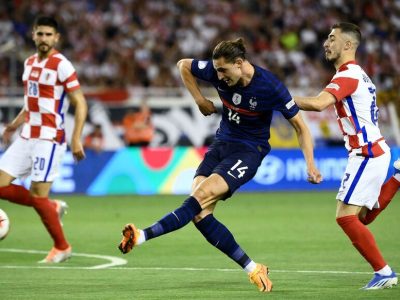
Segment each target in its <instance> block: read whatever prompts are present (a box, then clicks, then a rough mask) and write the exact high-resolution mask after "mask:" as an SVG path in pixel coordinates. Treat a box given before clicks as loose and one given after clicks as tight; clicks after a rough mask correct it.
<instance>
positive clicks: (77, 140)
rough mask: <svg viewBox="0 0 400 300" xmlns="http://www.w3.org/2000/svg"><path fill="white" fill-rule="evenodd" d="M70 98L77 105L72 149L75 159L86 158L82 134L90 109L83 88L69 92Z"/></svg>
mask: <svg viewBox="0 0 400 300" xmlns="http://www.w3.org/2000/svg"><path fill="white" fill-rule="evenodd" d="M68 98H69V100H70V102H71V104H72V105H73V106H74V107H75V123H74V131H73V132H72V140H71V151H72V155H73V156H74V158H75V160H76V161H80V160H82V159H84V158H85V151H84V149H83V145H82V141H81V136H82V130H83V126H84V125H85V120H86V115H87V110H88V109H87V104H86V99H85V96H84V95H83V93H82V90H81V89H77V90H75V91H73V92H70V93H68Z"/></svg>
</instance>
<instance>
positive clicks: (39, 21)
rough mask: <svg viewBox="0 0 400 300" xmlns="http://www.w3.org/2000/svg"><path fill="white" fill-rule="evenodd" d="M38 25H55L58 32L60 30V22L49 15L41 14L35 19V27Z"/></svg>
mask: <svg viewBox="0 0 400 300" xmlns="http://www.w3.org/2000/svg"><path fill="white" fill-rule="evenodd" d="M38 26H49V27H53V28H54V30H55V31H56V32H58V23H57V21H56V19H54V18H53V17H48V16H39V17H37V18H36V19H35V22H34V23H33V28H36V27H38Z"/></svg>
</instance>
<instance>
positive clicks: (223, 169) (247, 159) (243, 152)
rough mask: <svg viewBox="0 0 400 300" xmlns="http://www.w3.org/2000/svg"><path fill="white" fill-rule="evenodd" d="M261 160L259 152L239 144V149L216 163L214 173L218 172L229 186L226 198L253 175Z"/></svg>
mask: <svg viewBox="0 0 400 300" xmlns="http://www.w3.org/2000/svg"><path fill="white" fill-rule="evenodd" d="M262 160H263V157H262V156H261V155H260V154H259V153H257V152H256V151H254V150H252V149H249V148H247V147H244V146H243V145H241V149H239V150H238V151H234V152H232V153H230V154H229V155H228V156H227V157H226V158H224V159H223V160H222V161H221V162H220V163H219V164H218V166H217V167H216V168H215V169H214V173H216V174H219V175H220V176H221V177H222V178H223V179H224V180H225V182H226V183H227V184H228V186H229V190H228V193H227V194H226V198H229V197H230V196H231V195H232V194H233V193H234V192H235V191H236V190H237V189H238V188H239V187H241V186H242V185H244V184H245V183H246V182H248V181H249V180H251V179H252V178H253V177H254V175H255V174H256V173H257V170H258V167H259V166H260V164H261V162H262ZM226 198H225V199H226Z"/></svg>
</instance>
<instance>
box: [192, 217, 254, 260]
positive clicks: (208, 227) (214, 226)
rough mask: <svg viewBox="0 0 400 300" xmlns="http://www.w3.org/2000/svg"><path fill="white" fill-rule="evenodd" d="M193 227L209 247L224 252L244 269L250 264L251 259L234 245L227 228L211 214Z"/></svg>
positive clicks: (234, 242) (233, 239)
mask: <svg viewBox="0 0 400 300" xmlns="http://www.w3.org/2000/svg"><path fill="white" fill-rule="evenodd" d="M195 225H196V227H197V229H198V230H199V231H200V232H201V233H202V234H203V236H204V237H205V238H206V239H207V241H208V242H209V243H210V244H211V245H213V246H214V247H216V248H218V249H219V250H221V251H222V252H224V253H225V254H226V255H228V256H229V257H230V258H232V259H233V260H234V261H235V262H237V263H238V264H239V265H240V266H241V267H242V268H245V267H246V266H247V265H248V264H249V263H250V262H251V259H250V258H249V257H248V256H247V254H246V253H245V252H244V251H243V250H242V248H240V246H239V245H238V243H236V241H235V238H234V237H233V235H232V233H231V232H230V231H229V230H228V228H226V227H225V225H224V224H222V223H220V222H219V221H218V220H217V219H216V218H214V216H213V215H212V214H210V215H208V216H206V217H205V218H204V219H202V220H201V221H200V222H198V223H196V224H195Z"/></svg>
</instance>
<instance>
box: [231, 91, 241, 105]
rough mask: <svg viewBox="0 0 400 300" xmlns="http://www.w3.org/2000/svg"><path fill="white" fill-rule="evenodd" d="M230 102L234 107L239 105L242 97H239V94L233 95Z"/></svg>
mask: <svg viewBox="0 0 400 300" xmlns="http://www.w3.org/2000/svg"><path fill="white" fill-rule="evenodd" d="M232 102H233V104H235V105H239V104H240V102H242V95H239V94H237V93H234V94H233V96H232Z"/></svg>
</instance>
